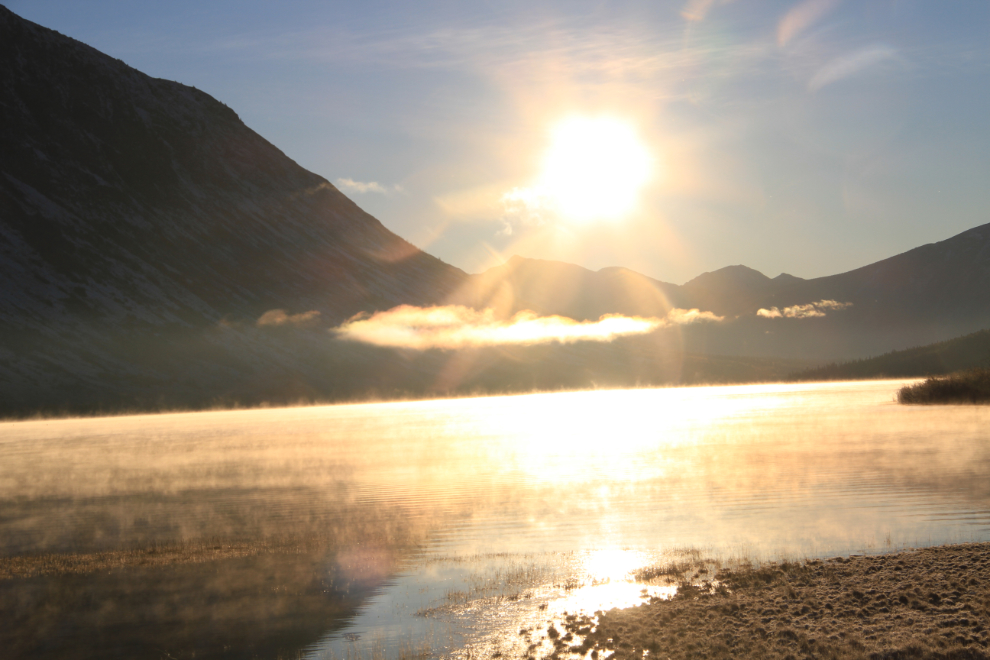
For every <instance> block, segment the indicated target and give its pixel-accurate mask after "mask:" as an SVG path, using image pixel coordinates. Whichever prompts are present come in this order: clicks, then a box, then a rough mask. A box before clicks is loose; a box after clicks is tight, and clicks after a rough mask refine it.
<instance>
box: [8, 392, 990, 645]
mask: <svg viewBox="0 0 990 660" xmlns="http://www.w3.org/2000/svg"><path fill="white" fill-rule="evenodd" d="M901 384H902V383H900V382H894V381H885V382H867V383H862V382H857V383H828V384H801V385H767V386H762V385H761V386H737V387H712V388H686V389H654V390H628V391H595V392H580V393H565V394H538V395H527V396H513V397H497V398H485V399H460V400H452V401H428V402H413V403H390V404H368V405H353V406H329V407H313V408H293V409H272V410H252V411H234V412H216V413H192V414H175V415H153V416H136V417H121V418H108V419H87V420H59V421H35V422H18V423H9V424H3V425H0V554H2V555H3V556H6V557H8V558H10V557H15V558H21V559H23V558H29V559H30V558H37V556H38V555H39V553H50V552H55V553H61V554H60V555H59V557H60V559H58V561H61V562H63V563H65V562H66V561H69V562H70V563H71V561H76V560H78V558H79V557H83V556H84V557H85V558H86V559H85V561H82V560H79V561H81V566H82V567H77V568H76V569H73V570H61V569H60V570H54V571H53V570H51V569H47V572H45V571H41V572H40V574H39V573H38V571H36V572H35V573H33V574H31V575H29V576H24V575H22V576H20V577H18V576H17V575H13V576H11V575H8V576H7V577H6V578H5V579H3V578H0V644H4V645H5V646H6V647H7V648H11V649H14V651H13V653H15V656H14V657H17V655H22V656H24V657H45V656H48V657H111V656H119V657H130V656H134V655H139V656H148V657H151V656H152V655H153V656H154V657H173V658H179V657H198V658H202V657H280V656H281V657H297V656H299V655H302V656H304V657H314V658H315V657H320V658H323V657H357V656H361V657H365V658H371V657H384V656H388V657H397V656H414V655H417V654H427V655H433V656H438V655H445V654H453V655H464V654H466V653H468V652H471V653H472V654H474V655H475V656H478V655H481V656H484V655H492V654H495V653H498V652H502V653H503V654H505V655H512V654H514V653H518V652H520V647H519V646H518V643H517V642H516V641H515V638H516V637H518V635H517V631H518V629H519V628H520V627H524V626H528V625H531V624H532V623H533V622H534V621H537V620H539V619H541V618H543V619H545V618H546V617H547V616H551V615H553V614H554V613H562V612H564V611H570V612H574V611H576V610H579V609H583V610H590V611H594V610H597V609H600V608H602V607H609V606H611V605H614V604H618V605H626V604H634V603H636V602H639V601H640V600H642V597H643V594H644V592H643V591H642V590H643V589H644V587H646V589H647V591H646V592H645V593H647V594H649V593H653V594H662V593H664V590H665V589H666V587H663V586H657V585H655V584H651V585H644V584H639V583H637V582H636V580H635V578H634V574H635V572H636V571H637V569H640V568H642V567H644V566H650V565H655V564H663V563H665V562H671V561H675V560H676V559H677V558H678V557H680V556H682V555H683V554H684V553H685V552H701V553H703V554H704V555H706V556H711V557H714V558H716V559H721V560H726V561H728V560H732V559H734V558H746V559H751V560H757V561H760V560H767V559H776V558H780V557H793V558H801V557H812V556H831V555H837V554H849V553H863V552H885V551H889V550H894V549H899V548H903V547H911V546H921V545H933V544H941V543H945V542H956V541H971V540H990V480H988V479H987V478H986V475H987V474H988V473H990V407H973V406H949V407H905V406H899V405H897V404H896V403H895V402H894V395H895V393H896V390H897V389H898V387H899V386H900V385H901ZM149 548H150V549H152V550H154V549H155V548H158V549H160V551H156V552H157V554H156V553H155V552H152V553H149ZM122 549H123V550H127V551H133V552H137V553H138V555H136V556H139V557H140V561H137V560H133V559H132V560H127V561H123V560H119V558H118V557H117V555H115V554H113V553H114V552H119V551H121V550H122ZM101 553H102V554H101ZM170 553H171V554H170ZM66 557H68V558H69V559H66ZM155 557H158V559H155ZM72 558H76V559H72ZM125 559H126V557H125ZM87 562H88V563H87ZM101 562H102V563H101ZM115 562H116V563H115ZM25 575H26V574H25Z"/></svg>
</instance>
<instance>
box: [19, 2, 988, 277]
mask: <svg viewBox="0 0 990 660" xmlns="http://www.w3.org/2000/svg"><path fill="white" fill-rule="evenodd" d="M6 5H7V6H8V7H9V8H10V9H11V10H13V11H14V12H16V13H18V14H20V15H21V16H24V17H25V18H27V19H29V20H32V21H35V22H37V23H40V24H41V25H44V26H46V27H50V28H53V29H55V30H58V31H59V32H62V33H63V34H67V35H69V36H72V37H74V38H76V39H79V40H81V41H83V42H86V43H88V44H90V45H92V46H94V47H96V48H98V49H99V50H101V51H103V52H106V53H108V54H110V55H112V56H114V57H119V58H120V59H122V60H124V61H125V62H127V63H128V64H130V65H132V66H134V67H136V68H138V69H140V70H142V71H144V72H145V73H148V74H150V75H152V76H155V77H161V78H167V79H171V80H178V81H180V82H182V83H185V84H189V85H194V86H196V87H198V88H199V89H202V90H205V91H206V92H208V93H210V94H211V95H213V96H214V97H216V98H217V99H219V100H221V101H223V102H225V103H227V104H228V105H229V106H231V107H232V108H234V109H235V110H236V111H237V112H238V114H239V115H240V117H241V118H242V119H243V120H244V121H245V123H246V124H247V125H248V126H250V127H251V128H253V129H254V130H256V131H257V132H258V133H260V134H261V135H262V136H264V137H265V138H267V139H268V140H269V141H271V142H272V143H274V144H275V145H276V146H278V147H279V148H280V149H282V150H283V151H284V152H285V153H286V154H287V155H288V156H290V157H291V158H293V159H294V160H296V161H297V162H298V163H300V164H301V165H302V166H304V167H306V168H307V169H310V170H312V171H314V172H316V173H318V174H320V175H322V176H324V177H326V178H327V179H329V180H330V181H332V182H334V183H336V184H338V186H339V187H341V188H342V189H343V190H344V191H345V192H346V193H347V194H348V195H349V196H350V197H352V198H353V199H354V200H355V201H356V202H357V203H358V204H360V205H361V206H362V207H363V208H365V209H366V210H368V211H369V212H370V213H372V214H373V215H375V216H376V217H378V218H379V219H380V220H381V221H382V222H383V223H384V224H385V225H386V226H387V227H389V228H390V229H392V230H393V231H395V232H397V233H398V234H400V235H402V236H403V237H405V238H407V239H409V240H411V241H412V242H413V243H415V244H417V245H419V246H420V247H422V248H423V249H426V250H427V251H429V252H431V253H432V254H434V255H436V256H439V257H441V258H442V259H444V260H445V261H448V262H450V263H453V264H454V265H457V266H459V267H461V268H463V269H465V270H467V271H469V272H478V271H480V270H482V269H484V268H486V267H488V266H491V265H494V264H496V263H498V262H500V260H502V259H504V258H507V257H508V256H510V255H511V254H514V253H517V254H521V255H523V256H528V257H537V258H547V259H560V260H564V261H570V262H573V263H578V264H581V265H584V266H587V267H589V268H594V269H597V268H601V267H604V266H616V265H621V266H627V267H630V268H633V269H636V270H639V271H641V272H643V273H646V274H648V275H651V276H653V277H657V278H659V279H663V280H666V281H671V282H676V283H681V282H684V281H686V280H688V279H690V278H692V277H694V276H696V275H698V274H700V273H702V272H704V271H708V270H714V269H716V268H720V267H722V266H726V265H729V264H739V263H742V264H746V265H748V266H751V267H753V268H756V269H758V270H760V271H762V272H764V273H766V274H768V275H770V276H774V275H777V274H778V273H780V272H789V273H791V274H794V275H798V276H801V277H816V276H821V275H828V274H833V273H837V272H842V271H845V270H849V269H852V268H855V267H858V266H861V265H865V264H867V263H870V262H873V261H876V260H879V259H882V258H885V257H888V256H891V255H893V254H896V253H899V252H902V251H904V250H907V249H910V248H912V247H915V246H917V245H921V244H924V243H928V242H932V241H936V240H941V239H943V238H947V237H949V236H951V235H954V234H956V233H959V232H961V231H964V230H966V229H968V228H970V227H974V226H977V225H980V224H984V223H986V222H990V119H988V118H990V0H960V1H953V2H935V1H934V0H927V1H920V0H845V1H843V0H798V1H791V0H787V1H785V0H779V1H775V0H766V1H761V0H734V1H732V2H726V1H724V0H681V1H679V2H667V1H665V0H654V1H653V2H573V1H571V2H543V3H540V2H532V1H529V2H497V3H496V2H475V3H464V2H417V3H410V2H360V3H357V2H354V3H342V2H315V1H311V0H307V1H299V2H281V3H271V2H245V1H239V2H228V1H226V0H212V1H210V2H202V1H200V2H188V1H186V0H175V1H173V2H170V3H141V2H113V1H101V2H96V1H92V2H90V1H86V0H73V1H71V2H67V1H65V0H61V1H57V0H29V1H16V0H15V1H8V2H6ZM573 117H585V118H601V117H608V118H613V119H615V120H619V121H622V122H624V123H625V125H627V126H629V127H631V129H632V130H633V131H634V132H635V134H636V135H637V136H638V139H639V140H640V141H641V142H642V145H643V147H644V148H645V149H646V150H647V151H648V152H649V153H650V154H651V155H652V157H653V162H654V164H655V167H654V169H653V170H652V176H651V178H650V180H649V181H648V182H647V183H646V184H645V185H644V186H643V187H642V188H640V189H638V196H637V199H638V203H637V206H636V208H635V209H634V210H633V211H631V212H629V213H627V214H625V215H623V216H621V217H617V218H603V219H592V220H582V221H575V220H573V219H572V218H569V217H566V216H565V215H563V214H561V213H559V212H555V211H554V210H553V209H547V208H546V207H539V206H532V205H529V203H528V202H527V203H519V202H518V199H521V198H520V197H519V196H517V197H512V195H511V193H512V191H529V190H535V189H536V188H535V187H534V186H536V185H537V184H536V182H537V181H538V180H539V179H540V176H541V167H543V165H542V163H543V162H544V155H545V154H546V152H547V150H548V149H549V148H550V145H551V143H552V136H553V135H554V133H553V130H554V127H555V126H559V125H560V122H561V121H562V120H565V119H567V118H573ZM526 199H528V198H526ZM513 200H516V201H513Z"/></svg>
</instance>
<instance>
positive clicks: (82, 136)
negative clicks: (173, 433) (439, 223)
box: [0, 7, 466, 412]
mask: <svg viewBox="0 0 990 660" xmlns="http://www.w3.org/2000/svg"><path fill="white" fill-rule="evenodd" d="M465 277H466V276H465V274H464V273H463V272H461V271H459V270H458V269H456V268H453V267H452V266H449V265H447V264H444V263H442V262H441V261H439V260H438V259H436V258H434V257H431V256H430V255H428V254H425V253H424V252H421V251H420V250H418V249H416V248H415V247H413V246H412V245H410V244H409V243H407V242H406V241H404V240H402V239H401V238H399V237H398V236H395V235H394V234H392V233H391V232H389V231H388V230H387V229H385V228H384V227H383V226H382V225H381V223H379V222H378V221H377V220H376V219H374V218H373V217H371V216H370V215H368V214H366V213H364V212H363V211H361V209H359V208H358V207H357V206H356V205H355V204H354V203H353V202H351V201H350V200H348V199H347V198H346V197H345V196H344V195H343V194H341V193H340V192H339V191H338V190H336V189H335V188H334V187H333V186H332V185H330V184H329V183H328V182H327V181H326V180H324V179H323V178H321V177H319V176H317V175H315V174H312V173H310V172H307V171H306V170H304V169H302V168H301V167H299V166H298V165H297V164H295V163H294V162H292V161H291V160H290V159H289V158H287V157H286V156H285V155H284V154H283V153H282V152H280V151H279V150H278V149H276V148H275V147H273V146H272V145H271V144H269V143H268V142H267V141H265V140H264V139H263V138H261V137H260V136H258V135H257V134H256V133H254V132H253V131H251V130H250V129H249V128H247V127H246V126H245V125H244V124H243V123H242V122H241V121H240V120H239V119H238V117H237V115H236V114H235V113H234V112H233V111H232V110H230V109H229V108H227V107H226V106H224V105H223V104H222V103H219V102H218V101H216V100H214V99H213V98H211V97H210V96H208V95H207V94H204V93H203V92H200V91H198V90H195V89H193V88H190V87H187V86H184V85H180V84H178V83H174V82H170V81H166V80H157V79H153V78H150V77H148V76H146V75H144V74H142V73H140V72H139V71H136V70H134V69H132V68H130V67H128V66H127V65H125V64H123V63H122V62H120V61H118V60H115V59H113V58H111V57H108V56H106V55H103V54H101V53H99V52H98V51H96V50H94V49H92V48H90V47H88V46H86V45H84V44H81V43H79V42H77V41H74V40H72V39H70V38H67V37H64V36H62V35H59V34H58V33H55V32H53V31H51V30H47V29H45V28H42V27H40V26H37V25H35V24H33V23H30V22H28V21H25V20H23V19H21V18H19V17H17V16H16V15H14V14H13V13H11V12H10V11H8V10H7V9H5V8H3V7H0V408H2V409H3V411H6V412H12V411H18V410H24V409H30V408H38V407H41V408H51V407H67V408H68V409H86V408H92V407H101V406H105V407H107V408H119V407H120V406H122V405H123V406H126V405H136V406H140V407H146V406H147V405H148V404H149V402H151V403H154V402H161V403H162V404H164V405H173V404H174V405H198V404H202V403H204V402H208V401H210V400H213V399H216V398H225V397H234V398H243V399H245V400H255V401H256V400H258V399H259V398H264V397H268V396H276V398H282V399H284V398H286V397H287V396H295V395H322V396H326V395H327V394H328V393H331V392H335V391H337V390H338V389H339V388H344V389H345V390H348V391H349V390H350V389H352V388H353V387H355V386H356V385H355V382H354V378H353V376H352V374H349V373H347V372H349V371H354V370H355V367H354V365H355V364H360V359H363V358H360V356H361V355H363V353H361V351H360V350H359V349H356V348H354V347H352V346H347V347H343V346H332V344H333V342H331V341H330V339H329V337H328V335H327V333H326V332H325V329H326V328H327V327H328V326H329V325H331V324H334V323H336V322H339V321H340V320H342V319H345V318H347V317H349V316H351V315H352V314H354V313H355V312H358V311H361V310H372V309H385V308H389V307H392V306H394V305H397V304H400V303H412V304H430V303H434V302H439V301H442V300H443V299H444V298H445V297H446V296H447V295H448V294H449V293H450V292H452V291H453V290H454V289H455V288H457V287H458V286H459V285H460V284H461V283H462V282H463V280H464V279H465ZM273 309H285V310H287V311H288V314H289V315H293V314H299V313H304V312H319V315H316V314H310V315H309V316H308V317H304V318H303V317H297V318H296V319H295V321H297V322H298V321H303V320H307V319H308V320H309V321H310V322H312V323H315V327H313V328H311V329H309V330H307V329H306V328H297V327H294V325H295V324H293V323H292V322H289V323H283V324H282V326H266V327H257V326H256V322H257V320H258V319H259V318H260V317H261V315H262V314H264V313H265V312H268V311H270V310H273ZM359 358H360V359H359ZM355 361H356V362H355ZM358 370H359V369H358ZM382 373H384V374H385V375H386V376H387V373H388V370H387V369H386V370H385V371H384V372H382ZM382 373H380V374H379V377H382ZM375 382H376V381H375V378H373V377H371V376H368V377H367V378H365V379H364V380H361V379H358V384H359V385H361V386H374V385H375Z"/></svg>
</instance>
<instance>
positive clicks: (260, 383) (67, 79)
mask: <svg viewBox="0 0 990 660" xmlns="http://www.w3.org/2000/svg"><path fill="white" fill-rule="evenodd" d="M0 62H2V66H0V88H2V89H3V97H4V99H5V102H4V103H2V104H0V173H2V176H0V232H2V235H3V240H2V241H0V413H7V414H12V413H23V412H25V411H30V410H38V409H43V410H62V411H94V410H96V411H98V410H119V409H121V408H129V407H131V408H144V409H147V408H158V407H170V406H180V407H202V406H208V405H213V404H229V403H234V402H238V403H245V404H257V403H260V402H263V401H280V402H286V401H295V400H300V399H340V398H351V397H360V396H366V395H368V394H379V395H386V396H390V395H394V394H414V395H421V394H423V393H440V394H443V393H450V392H472V391H479V392H480V391H486V392H490V391H506V390H519V389H530V388H532V387H539V388H558V387H589V386H593V385H623V386H631V385H637V384H639V385H649V384H660V383H688V382H704V381H707V382H725V381H738V380H754V379H766V378H771V379H772V378H779V377H781V376H782V375H784V374H786V373H787V372H789V371H792V370H794V369H795V368H799V367H801V366H805V363H796V362H787V361H786V360H793V359H795V358H797V359H814V360H819V359H823V358H827V359H846V358H851V357H860V356H864V355H869V354H875V353H880V352H884V351H887V350H890V349H892V348H901V347H906V346H909V345H914V344H920V343H926V342H931V341H937V340H943V339H947V338H949V337H951V336H954V335H958V334H962V333H964V332H970V331H973V330H975V329H978V328H980V327H983V326H986V325H990V286H988V284H990V282H988V277H990V265H988V264H990V247H988V246H990V226H984V227H979V228H976V229H973V230H970V231H969V232H966V233H964V234H961V235H959V236H957V237H955V238H952V239H949V240H947V241H943V242H941V243H937V244H934V245H928V246H924V247H921V248H918V249H916V250H912V251H910V252H907V253H905V254H903V255H899V256H897V257H893V258H891V259H888V260H885V261H882V262H879V263H877V264H873V265H871V266H866V267H864V268H861V269H859V270H856V271H851V272H849V273H845V274H842V275H835V276H832V277H826V278H818V279H815V280H807V281H805V280H801V279H800V278H795V277H791V276H788V275H781V276H779V277H777V278H774V279H770V278H767V277H765V276H764V275H762V274H760V273H758V272H756V271H754V270H752V269H749V268H746V267H743V266H731V267H728V268H724V269H722V270H719V271H715V272H713V273H705V274H704V275H701V276H700V277H698V278H695V279H694V280H692V281H690V282H688V283H686V284H684V285H681V286H678V285H674V284H667V283H663V282H660V281H658V280H654V279H651V278H649V277H646V276H644V275H641V274H638V273H635V272H632V271H630V270H627V269H623V268H606V269H603V270H600V271H598V272H591V271H588V270H586V269H583V268H581V267H579V266H574V265H570V264H561V263H556V262H547V261H538V260H532V259H521V258H513V259H512V260H510V261H509V262H508V263H506V264H504V265H503V266H500V267H497V268H494V269H492V270H490V271H488V272H486V273H483V274H481V275H477V276H469V275H467V274H465V273H463V272H461V271H460V270H458V269H456V268H454V267H452V266H449V265H448V264H445V263H443V262H441V261H440V260H438V259H435V258H434V257H431V256H430V255H428V254H426V253H424V252H422V251H420V250H418V249H417V248H415V247H414V246H412V245H410V244H409V243H407V242H406V241H404V240H402V239H401V238H399V237H398V236H396V235H394V234H392V233H391V232H390V231H388V230H387V229H386V228H385V227H383V226H382V225H381V223H379V222H378V221H377V220H375V219H374V218H373V217H371V216H369V215H368V214H366V213H364V212H363V211H361V209H359V208H358V207H357V206H356V205H355V204H354V203H353V202H351V201H350V200H348V199H347V198H346V197H344V196H343V195H342V194H341V193H340V192H339V191H338V190H337V189H336V188H334V187H333V186H332V185H331V184H329V183H328V182H327V181H326V180H324V179H323V178H321V177H319V176H317V175H315V174H312V173H310V172H307V171H306V170H304V169H302V168H301V167H299V166H298V165H296V164H295V163H294V162H292V161H291V160H290V159H289V158H287V157H286V156H285V155H284V154H282V153H281V152H280V151H279V150H278V149H277V148H275V147H274V146H272V145H271V144H269V143H268V142H266V141H265V140H264V139H263V138H261V137H260V136H258V135H257V134H256V133H254V132H253V131H251V130H250V129H249V128H247V127H246V126H245V125H244V124H243V123H242V122H241V121H240V120H239V119H238V117H237V115H236V114H235V113H234V111H233V110H231V109H230V108H227V107H226V106H225V105H223V104H222V103H220V102H218V101H216V100H215V99H213V98H211V97H210V96H208V95H206V94H204V93H203V92H200V91H198V90H196V89H193V88H190V87H186V86H184V85H181V84H178V83H175V82H171V81H166V80H158V79H153V78H150V77H148V76H146V75H144V74H142V73H140V72H138V71H135V70H134V69H132V68H130V67H128V66H127V65H125V64H124V63H122V62H120V61H119V60H115V59H113V58H111V57H108V56H106V55H103V54H101V53H99V52H97V51H96V50H94V49H92V48H90V47H88V46H86V45H84V44H81V43H79V42H77V41H74V40H72V39H69V38H67V37H64V36H62V35H59V34H57V33H55V32H53V31H50V30H47V29H45V28H42V27H40V26H37V25H34V24H32V23H30V22H28V21H24V20H22V19H20V18H19V17H17V16H16V15H14V14H13V13H11V12H10V11H8V10H7V9H5V8H3V7H0ZM821 300H834V301H837V302H841V303H852V306H851V307H848V308H847V309H843V310H835V311H828V312H827V313H826V314H825V315H824V316H820V317H817V318H805V319H796V318H777V319H766V318H759V317H757V316H755V314H756V312H757V311H758V310H759V309H761V308H766V309H772V308H778V309H785V308H787V307H789V306H802V305H807V304H809V303H813V302H816V301H821ZM450 302H459V303H468V304H471V305H474V306H479V307H487V306H491V307H494V308H495V309H497V310H499V311H500V312H509V311H515V310H519V309H523V308H526V309H533V310H535V311H537V312H540V313H555V314H563V315H566V316H569V317H573V318H579V319H586V318H589V319H594V318H597V317H598V316H600V315H601V314H605V313H623V314H637V315H646V316H659V315H663V314H664V313H666V312H667V311H668V310H669V309H670V308H672V307H679V308H692V307H697V308H700V309H702V310H710V311H713V312H716V313H717V314H720V315H725V316H726V317H727V320H726V321H725V322H723V323H719V324H699V325H697V326H691V327H685V328H680V329H677V330H668V331H661V332H658V333H656V334H654V335H651V336H649V337H641V338H637V339H627V340H618V341H616V342H614V343H613V344H611V345H607V346H603V345H587V344H577V345H571V346H550V347H530V348H515V349H505V350H501V349H490V350H488V349H486V350H479V351H461V352H456V353H427V354H410V353H398V352H395V351H391V350H386V349H374V348H370V347H364V346H359V345H354V344H347V343H344V342H338V341H335V340H334V339H333V338H332V336H330V335H329V334H328V333H327V329H328V328H330V327H332V326H334V325H336V324H338V323H340V322H341V321H343V320H344V319H346V318H348V317H350V316H351V315H353V314H355V313H357V312H361V311H369V310H383V309H388V308H391V307H394V306H396V305H399V304H413V305H431V304H444V303H450ZM278 310H281V311H278ZM261 319H264V321H263V322H261V323H259V320H261ZM726 355H730V356H737V357H732V358H726V357H720V356H726ZM739 356H749V357H745V358H744V357H739Z"/></svg>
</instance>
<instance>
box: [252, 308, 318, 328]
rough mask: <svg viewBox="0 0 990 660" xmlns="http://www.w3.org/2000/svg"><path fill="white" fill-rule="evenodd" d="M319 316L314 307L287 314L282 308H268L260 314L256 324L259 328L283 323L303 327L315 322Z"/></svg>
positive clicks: (282, 324)
mask: <svg viewBox="0 0 990 660" xmlns="http://www.w3.org/2000/svg"><path fill="white" fill-rule="evenodd" d="M319 318H320V313H319V312H318V311H316V310H315V309H314V310H311V311H308V312H302V313H301V314H287V313H286V311H285V310H284V309H270V310H268V311H267V312H265V313H264V314H262V315H261V317H260V318H259V319H258V321H257V325H258V327H259V328H263V327H265V326H275V327H278V326H284V325H291V326H295V327H304V326H310V325H313V324H315V323H316V321H317V320H318V319H319Z"/></svg>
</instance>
